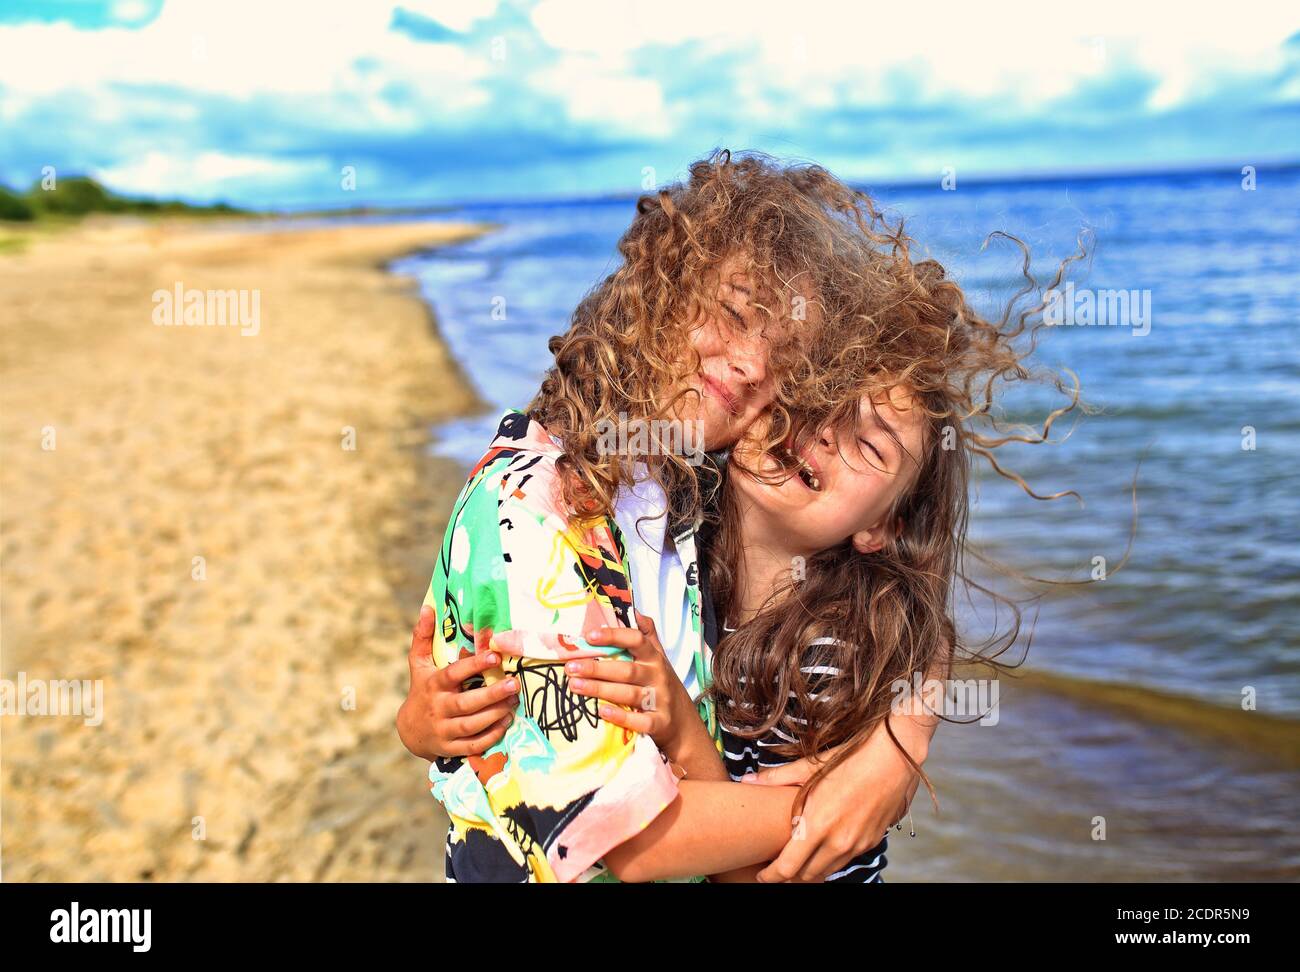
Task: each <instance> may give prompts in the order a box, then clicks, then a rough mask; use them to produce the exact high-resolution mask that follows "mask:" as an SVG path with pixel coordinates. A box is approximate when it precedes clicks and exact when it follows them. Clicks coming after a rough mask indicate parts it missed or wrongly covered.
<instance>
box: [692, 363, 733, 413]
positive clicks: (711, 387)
mask: <svg viewBox="0 0 1300 972" xmlns="http://www.w3.org/2000/svg"><path fill="white" fill-rule="evenodd" d="M700 382H701V384H703V385H704V388H705V389H706V390H707V391H708V392H709V393H710V394H711V395H712V396H713V397H714V398H716V399H718V401H720V402H722V405H723V407H724V408H725V409H726V410H727V411H728V412H730V413H731V414H732V415H739V414H740V398H739V397H738V396H737V395H735V394H734V393H733V392H732V391H731V389H729V388H728V387H727V386H726V385H724V384H723V383H722V382H720V381H718V379H716V378H712V377H710V376H709V375H706V374H704V373H703V372H701V373H700Z"/></svg>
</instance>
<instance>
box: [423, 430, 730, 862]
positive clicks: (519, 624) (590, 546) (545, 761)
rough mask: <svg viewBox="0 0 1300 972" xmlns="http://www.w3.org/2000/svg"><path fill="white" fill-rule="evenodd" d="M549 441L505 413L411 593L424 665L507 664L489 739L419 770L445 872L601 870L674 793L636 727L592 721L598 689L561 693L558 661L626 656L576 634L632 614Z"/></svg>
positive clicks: (626, 590)
mask: <svg viewBox="0 0 1300 972" xmlns="http://www.w3.org/2000/svg"><path fill="white" fill-rule="evenodd" d="M562 454H563V453H562V450H561V449H560V447H559V446H558V445H556V443H555V442H554V441H553V440H552V439H551V438H550V437H549V436H548V435H547V434H546V431H545V429H543V428H542V427H541V426H540V425H539V424H538V423H536V422H533V421H530V420H529V419H528V417H527V416H526V415H524V414H523V413H521V412H508V413H506V415H505V417H504V418H503V419H502V421H501V424H500V427H499V428H498V430H497V436H496V438H495V439H494V440H493V441H492V444H491V446H490V447H489V449H488V451H487V454H486V455H484V456H483V458H482V459H481V460H480V461H479V462H478V464H477V465H476V466H475V467H474V469H473V470H472V471H471V472H470V475H469V480H468V481H467V482H466V484H465V487H464V489H463V490H462V491H461V493H460V496H459V497H458V498H457V500H456V505H455V508H454V509H453V511H452V515H451V520H450V522H449V523H448V526H447V532H446V534H445V536H444V538H443V542H442V547H441V550H440V552H439V557H438V563H437V566H436V568H435V570H434V574H433V580H432V582H431V583H430V585H429V593H428V595H427V597H426V598H425V603H426V604H429V605H430V606H431V607H433V608H434V610H435V611H436V612H437V614H438V621H439V627H438V629H437V633H436V634H435V638H434V648H433V660H434V662H435V663H436V664H438V665H439V666H445V665H449V664H451V663H452V662H454V661H456V660H457V659H459V658H463V657H465V656H467V655H469V654H471V653H474V652H477V651H482V650H489V649H490V650H493V651H496V652H497V653H498V654H499V655H500V656H501V659H502V662H501V665H500V666H499V667H497V668H495V669H490V670H489V671H487V672H485V673H484V682H485V683H486V684H491V683H493V682H496V681H499V680H501V679H504V678H506V677H508V676H511V675H513V676H515V677H516V678H517V679H518V681H519V683H520V692H519V705H518V707H517V709H516V710H515V718H514V720H513V721H512V722H511V724H510V727H509V729H508V730H507V731H506V734H505V736H504V738H502V739H501V741H500V742H498V743H497V744H496V745H494V746H492V747H491V748H490V749H488V750H487V751H486V752H485V753H483V754H482V755H481V756H471V757H466V758H460V757H457V758H450V759H441V758H440V759H437V760H435V761H434V764H433V766H432V767H431V768H430V771H429V779H430V783H431V788H432V790H433V794H434V796H435V797H437V798H438V800H439V801H441V803H442V804H443V806H444V807H446V809H447V814H448V816H449V817H450V818H451V827H450V831H449V833H448V837H447V879H448V880H449V881H458V882H459V881H467V882H473V881H480V882H482V881H489V882H501V881H511V882H521V881H529V882H531V881H537V882H549V881H561V882H569V881H590V880H611V879H612V875H610V874H609V872H608V871H607V869H606V868H605V867H604V865H603V864H601V863H600V859H601V857H603V856H604V855H605V854H606V853H607V852H608V851H609V850H611V849H612V848H614V847H617V846H618V845H620V844H622V843H623V842H624V841H627V840H629V839H630V838H632V837H634V836H635V835H636V834H638V833H640V832H641V831H642V830H644V829H645V827H646V826H648V825H649V824H650V822H651V821H652V820H654V818H655V817H657V816H658V815H659V814H660V813H661V812H662V811H663V810H664V809H665V808H666V807H667V806H668V805H669V804H670V803H671V802H672V801H673V800H674V799H675V798H676V796H677V779H676V777H675V776H674V774H673V772H672V770H671V769H670V768H669V766H668V763H667V760H666V758H665V757H664V756H663V754H661V753H660V752H659V750H658V748H657V747H656V746H655V744H654V743H653V742H652V741H651V739H650V738H649V737H648V736H644V735H642V734H640V733H634V732H628V731H626V730H624V729H622V728H620V727H619V726H616V725H613V724H612V723H609V722H606V721H604V720H603V719H600V718H599V716H598V715H597V706H598V704H599V703H598V700H596V699H592V698H589V697H587V696H581V695H577V694H574V693H572V692H570V691H569V690H568V678H567V676H566V674H565V671H564V663H565V662H566V661H568V660H569V659H572V658H591V657H596V656H610V657H616V658H623V659H627V658H629V657H630V656H629V655H628V654H627V653H626V652H624V651H622V650H621V649H618V648H611V647H607V646H597V645H591V644H589V643H588V642H587V641H586V639H585V637H584V635H585V633H586V632H588V631H590V630H591V629H593V628H596V627H601V626H623V627H634V626H635V623H634V621H633V617H632V609H633V596H632V588H631V585H630V584H629V580H628V570H627V563H626V549H625V546H624V541H623V535H622V532H621V531H620V530H619V528H618V525H617V524H616V523H615V522H614V520H613V519H611V518H606V517H602V518H599V519H596V520H594V521H591V522H588V523H578V522H576V521H575V520H574V519H573V518H571V517H570V516H569V515H568V513H567V512H566V511H565V508H564V504H563V501H562V499H561V496H560V477H559V472H558V470H557V469H556V460H557V459H558V458H559V457H560V456H561V455H562ZM674 540H675V544H676V550H677V553H678V555H679V556H681V557H682V559H683V561H684V562H685V563H686V564H687V565H688V568H687V571H686V572H687V575H688V576H689V577H690V579H691V580H690V584H689V585H688V589H687V595H688V598H689V603H690V604H691V606H692V607H691V612H692V614H693V616H694V618H695V639H696V649H695V651H696V655H697V657H696V659H695V663H694V666H693V667H694V669H695V673H696V675H697V677H698V678H699V683H700V684H699V689H700V690H701V691H702V690H703V688H704V687H706V686H707V684H708V672H709V658H708V649H707V647H706V646H705V645H704V643H703V641H702V639H700V638H699V624H698V618H699V611H698V607H697V605H698V603H699V591H698V581H697V571H696V569H695V546H694V535H693V532H692V531H684V532H681V533H679V534H678V535H677V536H676V537H675V538H674ZM466 687H467V688H470V687H473V685H472V684H469V683H467V685H466ZM701 717H702V718H704V719H705V720H706V722H707V723H708V725H709V726H710V728H711V729H713V730H714V735H715V739H718V740H719V745H720V735H719V733H718V732H717V727H716V720H715V719H714V718H713V713H712V710H711V707H709V706H707V705H701Z"/></svg>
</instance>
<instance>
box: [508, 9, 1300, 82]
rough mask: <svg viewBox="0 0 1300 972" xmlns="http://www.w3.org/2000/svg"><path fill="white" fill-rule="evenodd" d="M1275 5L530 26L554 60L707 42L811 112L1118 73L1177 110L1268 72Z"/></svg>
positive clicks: (1288, 23)
mask: <svg viewBox="0 0 1300 972" xmlns="http://www.w3.org/2000/svg"><path fill="white" fill-rule="evenodd" d="M1286 6H1287V5H1284V4H1279V5H1271V6H1268V7H1266V8H1264V9H1261V8H1260V7H1259V6H1255V7H1251V9H1250V10H1249V11H1246V10H1244V9H1231V8H1228V7H1224V6H1223V5H1203V6H1198V5H1191V4H1183V3H1177V4H1175V3H1169V2H1166V3H1134V2H1132V0H1093V2H1090V3H1089V4H1088V5H1087V8H1086V9H1080V8H1078V7H1074V6H1071V5H1069V4H1064V5H1056V4H1044V3H1042V2H1040V0H1004V2H1000V3H998V4H997V5H995V6H989V5H987V4H973V3H969V2H965V0H932V2H930V3H923V4H922V3H917V4H870V5H868V4H862V5H849V4H844V3H842V2H837V0H800V2H799V3H797V4H791V3H789V2H788V0H716V2H709V3H701V2H700V0H635V2H633V3H629V4H610V3H604V2H600V0H542V2H540V3H538V4H537V6H536V7H535V8H534V9H533V12H532V19H533V24H534V26H535V27H536V29H537V31H538V33H539V34H540V35H541V37H542V38H543V39H544V40H546V41H547V43H549V44H551V45H552V46H553V47H555V48H557V49H559V50H562V51H569V52H579V53H588V54H592V55H597V56H601V57H605V58H610V57H616V56H621V55H626V54H628V53H630V52H631V51H633V50H635V49H636V48H637V47H639V46H641V45H643V44H669V45H670V44H676V43H680V42H683V41H700V42H707V43H709V44H710V45H711V46H715V47H716V46H721V47H724V48H730V49H732V50H733V51H735V52H737V53H739V54H741V55H742V58H743V57H744V56H745V55H747V54H749V53H750V52H753V54H752V56H751V57H750V59H749V60H748V62H744V63H745V70H746V72H747V73H748V74H749V75H750V76H751V77H752V78H755V79H758V80H759V81H760V82H761V83H762V84H763V85H765V86H767V87H768V88H769V89H775V90H780V91H782V92H784V93H786V94H787V95H790V96H793V97H794V98H796V100H799V99H801V98H802V99H803V100H805V103H811V104H815V103H818V102H822V103H825V102H826V101H827V100H828V93H829V92H830V91H832V90H834V91H836V92H837V93H838V94H839V95H840V97H841V98H843V97H848V98H850V99H852V103H860V104H882V103H887V102H889V101H890V100H891V98H893V97H894V96H895V95H896V92H895V91H894V90H893V89H892V88H891V87H890V86H889V84H888V80H889V79H890V78H891V77H897V76H899V75H900V73H901V74H905V75H907V76H908V77H911V78H913V79H914V80H916V81H917V82H918V83H919V85H920V91H919V94H920V95H921V97H922V98H923V99H924V100H940V99H946V98H951V97H955V96H960V97H963V98H971V97H977V98H1009V99H1012V100H1013V101H1016V102H1022V103H1025V102H1041V101H1043V100H1046V99H1050V98H1054V97H1058V96H1061V95H1065V94H1068V93H1070V92H1071V91H1073V90H1075V89H1076V88H1077V87H1078V86H1079V85H1080V84H1082V83H1084V82H1085V81H1087V80H1089V79H1092V78H1096V77H1099V76H1102V75H1104V73H1105V72H1106V71H1107V70H1109V69H1111V68H1115V67H1118V66H1129V67H1132V68H1135V69H1137V70H1141V71H1147V72H1149V73H1151V74H1153V75H1154V76H1155V77H1157V78H1158V79H1161V88H1160V91H1159V93H1158V94H1157V96H1156V98H1155V101H1156V103H1157V104H1159V105H1161V106H1166V107H1167V106H1170V105H1173V104H1176V103H1178V102H1180V101H1181V100H1183V99H1184V98H1185V97H1187V96H1188V95H1190V94H1192V93H1195V92H1196V91H1197V90H1198V88H1200V87H1201V85H1202V79H1204V78H1206V77H1207V76H1213V75H1214V74H1215V73H1217V72H1224V71H1241V72H1256V71H1266V70H1269V69H1270V68H1271V67H1275V66H1276V65H1277V64H1279V63H1280V57H1281V52H1280V45H1281V43H1282V41H1283V40H1285V39H1286V38H1287V37H1288V36H1289V35H1290V34H1291V33H1293V32H1295V30H1296V29H1297V28H1300V15H1297V14H1296V13H1295V12H1294V11H1293V10H1287V9H1283V8H1285V7H1286Z"/></svg>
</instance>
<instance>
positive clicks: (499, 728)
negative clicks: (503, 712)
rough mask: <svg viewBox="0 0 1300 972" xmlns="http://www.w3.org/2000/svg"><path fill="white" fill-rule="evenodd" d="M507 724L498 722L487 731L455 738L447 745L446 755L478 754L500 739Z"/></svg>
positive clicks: (504, 732)
mask: <svg viewBox="0 0 1300 972" xmlns="http://www.w3.org/2000/svg"><path fill="white" fill-rule="evenodd" d="M508 728H509V726H507V725H504V724H502V723H500V722H498V723H497V724H496V726H494V727H493V728H492V729H489V730H488V731H487V732H483V733H480V734H479V735H477V736H471V737H469V738H466V739H456V740H453V741H452V742H450V743H448V745H447V755H448V756H478V755H480V754H482V753H484V752H486V751H487V750H488V749H490V748H491V747H493V746H495V745H496V744H497V743H498V742H500V741H501V737H502V736H504V735H505V734H506V729H508Z"/></svg>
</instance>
